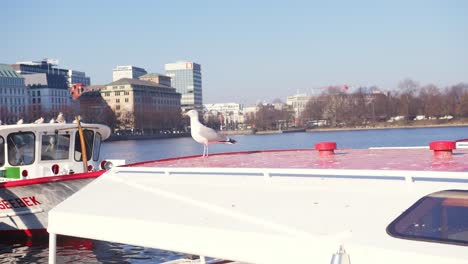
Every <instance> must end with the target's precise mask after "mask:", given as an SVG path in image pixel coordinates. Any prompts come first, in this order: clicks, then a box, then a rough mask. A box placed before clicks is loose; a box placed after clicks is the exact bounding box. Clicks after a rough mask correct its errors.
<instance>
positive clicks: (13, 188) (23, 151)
mask: <svg viewBox="0 0 468 264" xmlns="http://www.w3.org/2000/svg"><path fill="white" fill-rule="evenodd" d="M80 126H81V131H82V134H81V135H82V136H83V141H81V140H80V133H79V129H78V124H76V123H47V124H44V123H42V124H15V125H2V126H0V234H1V235H2V236H23V235H24V236H33V235H36V234H47V232H46V228H47V213H48V211H49V210H50V209H51V208H53V207H54V206H56V205H57V204H58V203H60V202H61V201H63V200H64V199H65V198H67V197H68V196H70V195H72V194H73V193H75V192H76V191H77V190H79V189H81V188H82V187H83V186H85V185H86V184H88V183H89V182H91V181H92V180H94V179H95V178H96V177H98V176H100V175H101V174H102V173H103V172H104V170H101V169H100V165H101V164H100V162H101V157H100V156H99V150H100V146H101V142H102V141H103V140H105V139H107V138H108V137H109V135H110V129H109V128H108V127H107V126H104V125H99V124H80ZM82 143H83V146H85V147H83V148H84V149H85V151H82ZM84 156H86V159H85V162H84V161H83V157H84Z"/></svg>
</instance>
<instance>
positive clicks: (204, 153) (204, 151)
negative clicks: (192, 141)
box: [202, 145, 206, 158]
mask: <svg viewBox="0 0 468 264" xmlns="http://www.w3.org/2000/svg"><path fill="white" fill-rule="evenodd" d="M205 155H206V145H203V156H202V157H203V158H204V157H205Z"/></svg>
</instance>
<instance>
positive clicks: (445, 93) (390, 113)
mask: <svg viewBox="0 0 468 264" xmlns="http://www.w3.org/2000/svg"><path fill="white" fill-rule="evenodd" d="M395 116H400V118H401V120H406V121H409V120H414V119H415V118H416V117H417V116H424V117H425V118H429V119H439V118H441V117H442V118H444V117H448V116H452V117H454V118H464V117H468V84H463V83H461V84H457V85H453V86H450V87H446V88H443V89H441V88H439V87H437V86H435V85H432V84H429V85H425V86H420V85H419V84H418V83H417V82H415V81H413V80H410V79H406V80H404V81H402V82H400V84H399V85H398V89H397V90H395V91H391V92H385V93H383V92H380V93H379V92H377V90H374V91H369V89H367V88H359V89H357V90H356V91H355V92H353V93H345V92H343V91H342V90H338V89H329V90H327V91H326V92H324V93H322V94H321V95H319V96H317V97H313V98H312V99H311V100H310V101H309V102H308V103H307V105H306V107H305V110H304V111H303V112H302V114H301V115H300V122H301V123H302V124H304V125H305V124H310V123H311V122H314V121H317V120H324V121H326V122H327V124H328V125H329V126H332V127H336V126H361V125H366V124H370V123H376V122H383V121H388V120H390V119H391V118H392V117H395Z"/></svg>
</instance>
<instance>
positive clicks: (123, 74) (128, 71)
mask: <svg viewBox="0 0 468 264" xmlns="http://www.w3.org/2000/svg"><path fill="white" fill-rule="evenodd" d="M145 74H147V72H146V70H145V69H143V68H139V67H135V66H131V65H126V66H117V67H115V69H113V70H112V81H113V82H115V81H118V80H120V79H124V78H127V79H138V77H140V76H142V75H145Z"/></svg>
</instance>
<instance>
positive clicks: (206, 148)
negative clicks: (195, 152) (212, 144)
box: [206, 145, 208, 157]
mask: <svg viewBox="0 0 468 264" xmlns="http://www.w3.org/2000/svg"><path fill="white" fill-rule="evenodd" d="M206 157H208V145H206Z"/></svg>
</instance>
